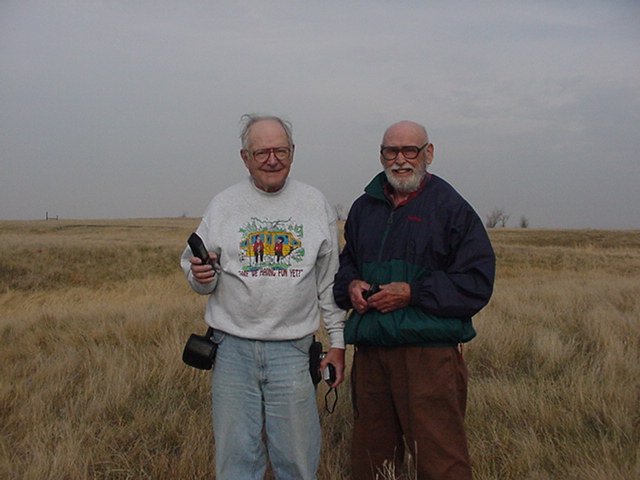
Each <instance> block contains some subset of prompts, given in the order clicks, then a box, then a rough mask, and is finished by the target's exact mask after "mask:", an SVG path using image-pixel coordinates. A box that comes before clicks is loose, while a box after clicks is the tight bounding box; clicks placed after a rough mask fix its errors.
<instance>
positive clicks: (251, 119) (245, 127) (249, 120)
mask: <svg viewBox="0 0 640 480" xmlns="http://www.w3.org/2000/svg"><path fill="white" fill-rule="evenodd" d="M261 120H275V121H276V122H278V123H279V124H280V125H282V128H283V129H284V132H285V134H286V135H287V142H288V143H289V146H291V145H293V127H292V126H291V122H289V121H287V120H284V119H282V118H280V117H276V116H275V115H258V114H256V113H247V114H245V115H243V116H242V117H240V126H241V129H240V141H241V142H242V149H243V150H247V151H248V150H249V131H250V130H251V127H252V126H253V124H254V123H256V122H259V121H261Z"/></svg>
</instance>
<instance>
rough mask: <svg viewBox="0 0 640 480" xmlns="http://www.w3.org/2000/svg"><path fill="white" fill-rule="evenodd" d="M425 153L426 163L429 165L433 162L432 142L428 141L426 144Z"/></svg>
mask: <svg viewBox="0 0 640 480" xmlns="http://www.w3.org/2000/svg"><path fill="white" fill-rule="evenodd" d="M426 154H427V165H431V162H433V143H430V144H429V145H427V148H426Z"/></svg>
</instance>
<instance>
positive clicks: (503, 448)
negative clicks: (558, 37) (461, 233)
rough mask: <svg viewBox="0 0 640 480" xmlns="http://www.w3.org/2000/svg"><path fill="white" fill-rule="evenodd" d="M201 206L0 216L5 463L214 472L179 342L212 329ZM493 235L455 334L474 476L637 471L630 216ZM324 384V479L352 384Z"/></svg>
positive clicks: (121, 474)
mask: <svg viewBox="0 0 640 480" xmlns="http://www.w3.org/2000/svg"><path fill="white" fill-rule="evenodd" d="M197 223H198V220H196V219H187V218H182V219H143V220H121V221H115V220H114V221H63V220H59V221H48V222H45V221H34V222H10V221H3V222H0V336H1V341H2V349H1V353H0V478H2V479H8V480H18V479H20V480H45V479H56V480H57V479H69V480H71V479H109V480H124V479H154V480H157V479H180V480H187V479H193V480H196V479H212V478H214V467H213V452H214V446H213V443H212V434H211V424H210V414H209V405H210V402H209V377H208V374H207V373H205V372H202V371H197V370H195V369H192V368H189V367H187V366H185V365H184V364H183V363H182V362H181V359H180V358H181V353H182V348H183V345H184V342H185V341H186V339H187V337H188V335H189V334H190V333H192V332H199V333H202V332H204V329H205V328H204V324H203V323H202V313H203V308H204V298H203V297H199V296H197V295H196V294H194V293H192V292H191V291H190V290H189V288H188V287H187V285H186V282H185V281H184V279H183V276H182V272H181V271H180V268H179V265H178V257H179V254H180V252H181V251H182V248H183V246H184V245H185V241H186V238H187V236H188V234H189V233H190V232H191V231H192V229H194V228H195V226H196V225H197ZM490 234H491V237H492V240H493V243H494V247H495V249H496V253H497V256H498V279H497V284H496V289H495V294H494V297H493V299H492V301H491V303H490V304H489V306H488V307H487V308H486V309H485V310H483V311H482V312H481V314H479V315H478V316H477V317H476V322H475V323H476V327H477V330H478V337H477V338H476V339H474V340H473V341H472V342H471V343H469V344H468V345H467V346H466V347H465V355H466V358H467V361H468V364H469V369H470V372H471V378H470V385H469V409H468V417H467V426H468V433H469V440H470V446H471V450H472V459H473V463H474V471H475V478H476V479H477V480H489V479H499V480H509V479H513V480H547V479H564V480H566V479H568V480H632V479H638V478H640V353H639V352H640V232H639V231H595V230H584V231H559V230H529V229H521V230H507V229H497V230H492V231H491V232H490ZM349 353H350V351H349ZM325 391H326V388H325V387H324V385H322V386H320V388H319V391H318V405H319V409H320V412H321V421H322V425H323V435H324V449H323V456H322V465H321V470H320V473H319V478H320V479H322V480H329V479H343V478H345V479H346V478H350V476H349V466H348V450H349V442H350V440H349V439H350V428H351V419H350V418H351V409H350V404H349V386H348V385H347V384H345V385H344V386H341V387H340V388H339V394H340V399H339V402H338V406H337V409H336V411H335V413H333V414H332V415H329V414H327V413H326V412H325V411H324V394H325ZM394 476H395V477H396V478H403V479H410V478H411V471H410V470H409V471H408V472H407V471H402V472H397V473H396V474H395V475H394V474H393V473H392V472H387V474H385V476H384V478H387V479H389V478H394ZM381 478H382V477H381Z"/></svg>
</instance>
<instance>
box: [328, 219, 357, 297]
mask: <svg viewBox="0 0 640 480" xmlns="http://www.w3.org/2000/svg"><path fill="white" fill-rule="evenodd" d="M353 216H354V211H353V209H352V210H351V211H350V212H349V217H348V218H347V221H346V223H345V225H344V239H345V245H344V248H343V249H342V252H341V253H340V267H339V269H338V273H337V274H336V277H335V282H334V284H333V297H334V298H335V301H336V303H337V304H338V306H339V307H340V308H342V309H344V310H349V309H350V308H353V305H351V298H350V297H349V284H350V283H351V282H352V281H353V280H357V279H359V278H360V271H359V269H358V261H357V259H356V255H355V251H354V250H353V248H352V247H353V238H355V237H354V235H353V228H354V226H355V225H356V224H357V222H356V221H355V220H354V219H353Z"/></svg>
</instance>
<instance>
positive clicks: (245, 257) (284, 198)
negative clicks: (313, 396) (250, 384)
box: [180, 177, 344, 348]
mask: <svg viewBox="0 0 640 480" xmlns="http://www.w3.org/2000/svg"><path fill="white" fill-rule="evenodd" d="M196 232H197V233H198V235H199V236H200V237H201V238H202V240H203V241H204V244H205V246H206V247H207V250H208V251H209V252H215V253H217V254H218V261H219V264H220V272H219V274H217V275H216V278H217V280H216V281H215V282H213V283H212V284H208V285H203V284H201V283H199V282H197V281H196V280H195V279H194V278H193V276H192V274H191V264H190V263H189V257H191V256H192V253H191V250H190V249H189V247H187V248H186V249H185V250H184V252H183V254H182V258H181V261H180V263H181V266H182V269H183V271H184V272H185V275H186V276H187V280H188V282H189V285H190V286H191V288H192V289H193V290H194V291H195V292H197V293H199V294H202V295H209V301H208V303H207V308H206V311H205V321H206V323H207V324H208V325H210V326H212V327H214V328H215V329H218V330H221V331H223V332H227V333H229V334H231V335H235V336H238V337H242V338H250V339H256V340H292V339H298V338H302V337H304V336H306V335H310V334H312V333H315V332H316V330H317V329H318V327H319V326H320V318H321V312H322V318H323V320H324V323H325V326H326V329H327V332H328V334H329V337H330V341H331V347H336V348H344V339H343V335H342V330H343V327H344V311H343V310H341V309H340V308H339V307H338V306H337V305H336V303H335V301H334V299H333V291H332V287H333V280H334V276H335V273H336V271H337V269H338V254H339V247H338V230H337V225H336V215H335V211H334V209H333V208H332V207H331V206H330V205H329V203H328V202H327V200H326V199H325V197H324V196H323V195H322V193H320V191H318V190H317V189H315V188H313V187H311V186H309V185H305V184H304V183H301V182H298V181H296V180H292V179H288V180H287V182H286V184H285V186H284V187H283V188H282V189H281V190H279V191H278V192H275V193H266V192H264V191H262V190H259V189H258V188H256V187H255V186H254V184H253V181H252V180H251V178H250V177H247V180H246V181H243V182H240V183H238V184H236V185H233V186H231V187H229V188H227V189H226V190H224V191H223V192H221V193H220V194H218V195H216V196H215V197H214V198H213V200H211V203H210V204H209V206H208V207H207V209H206V211H205V213H204V215H203V218H202V221H201V223H200V225H199V226H198V229H197V230H196ZM260 251H262V255H261V254H260Z"/></svg>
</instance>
